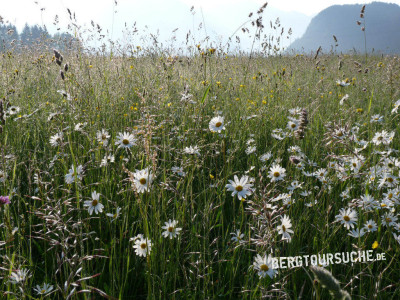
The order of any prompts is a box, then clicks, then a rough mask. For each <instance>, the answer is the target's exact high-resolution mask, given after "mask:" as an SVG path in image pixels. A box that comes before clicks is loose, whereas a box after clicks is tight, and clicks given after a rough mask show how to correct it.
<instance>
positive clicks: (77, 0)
mask: <svg viewBox="0 0 400 300" xmlns="http://www.w3.org/2000/svg"><path fill="white" fill-rule="evenodd" d="M370 2H371V1H353V0H311V1H299V0H271V1H268V6H267V8H266V10H265V15H264V22H265V24H269V21H270V20H272V21H274V20H275V19H276V18H277V17H280V16H282V19H281V22H282V26H284V27H285V28H286V30H287V29H288V28H289V27H292V30H293V33H294V34H293V36H292V37H293V38H296V37H299V36H301V35H302V34H303V33H304V31H305V29H306V26H307V25H308V23H309V21H310V20H311V17H312V16H314V15H316V14H317V13H318V12H320V11H321V10H323V9H325V8H327V7H329V6H331V5H334V4H355V3H359V4H368V3H370ZM386 2H391V3H397V4H400V0H393V1H386ZM0 3H1V10H0V16H2V17H3V18H4V19H5V20H8V21H10V22H11V23H13V24H15V25H16V26H17V28H18V30H19V31H21V30H22V28H23V26H24V24H25V23H28V24H30V25H32V24H38V25H46V27H47V29H48V31H49V32H50V33H54V32H56V30H57V28H61V30H63V31H65V30H66V28H67V24H68V23H69V17H68V13H67V8H69V9H70V10H71V12H72V13H75V14H76V18H77V21H78V24H79V25H82V27H85V28H89V27H90V23H91V21H92V20H93V21H94V22H95V23H96V24H100V26H101V27H102V28H103V29H104V31H106V30H107V29H108V34H107V33H106V35H107V36H108V37H112V38H113V39H115V38H119V39H121V38H122V37H123V34H122V31H123V28H124V26H125V23H126V25H127V27H128V28H131V26H132V25H133V23H134V22H135V21H136V22H137V27H138V28H139V29H140V30H144V28H145V25H148V27H149V28H148V29H146V30H147V32H152V33H154V32H155V31H156V30H157V29H160V32H161V34H160V36H162V37H167V36H168V37H170V36H171V35H172V31H173V30H174V29H175V28H179V30H178V31H177V32H176V33H175V34H178V33H180V34H181V38H182V37H183V36H185V34H186V33H187V32H188V30H190V31H191V32H192V34H194V35H195V34H197V35H200V34H203V35H204V34H205V33H207V35H210V36H212V37H213V38H214V39H221V41H222V40H224V39H225V40H226V39H227V37H228V36H230V35H232V34H233V33H234V32H235V30H236V29H237V28H238V27H239V26H240V25H241V24H242V23H243V22H246V21H248V20H249V19H248V15H249V13H250V12H254V13H255V12H256V11H257V9H258V8H259V7H260V6H261V5H262V4H264V3H265V1H262V0H117V5H115V0H37V1H36V0H0ZM192 5H194V7H195V14H192V13H191V12H190V8H191V6H192ZM367 7H368V6H367ZM367 11H368V8H367ZM284 12H292V13H290V14H284ZM56 15H58V19H59V23H58V25H54V24H53V23H54V18H55V16H56ZM200 23H203V24H205V26H203V27H202V29H201V33H200V30H199V28H198V25H199V24H200ZM207 30H208V31H207ZM103 33H104V32H103Z"/></svg>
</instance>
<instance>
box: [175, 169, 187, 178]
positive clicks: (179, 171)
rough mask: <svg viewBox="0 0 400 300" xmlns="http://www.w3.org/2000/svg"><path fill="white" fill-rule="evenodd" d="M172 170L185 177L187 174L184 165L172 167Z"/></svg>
mask: <svg viewBox="0 0 400 300" xmlns="http://www.w3.org/2000/svg"><path fill="white" fill-rule="evenodd" d="M171 170H172V172H174V173H175V174H177V175H178V176H181V177H185V175H186V173H185V172H184V171H183V168H182V167H172V168H171Z"/></svg>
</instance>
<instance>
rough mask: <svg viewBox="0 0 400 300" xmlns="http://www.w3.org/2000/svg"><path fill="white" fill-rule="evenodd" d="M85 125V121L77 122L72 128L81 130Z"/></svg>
mask: <svg viewBox="0 0 400 300" xmlns="http://www.w3.org/2000/svg"><path fill="white" fill-rule="evenodd" d="M86 125H87V122H85V123H78V124H76V125H75V127H74V130H75V131H82V130H83V128H84V127H85V126H86Z"/></svg>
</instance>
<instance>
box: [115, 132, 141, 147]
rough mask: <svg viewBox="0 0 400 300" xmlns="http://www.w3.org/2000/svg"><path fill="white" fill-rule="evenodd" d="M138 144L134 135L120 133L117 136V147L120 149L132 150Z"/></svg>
mask: <svg viewBox="0 0 400 300" xmlns="http://www.w3.org/2000/svg"><path fill="white" fill-rule="evenodd" d="M135 143H136V139H135V137H134V136H133V134H131V133H128V132H124V133H121V132H120V133H118V136H117V141H116V142H115V145H118V148H125V149H128V148H131V147H132V146H134V145H135Z"/></svg>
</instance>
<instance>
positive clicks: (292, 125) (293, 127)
mask: <svg viewBox="0 0 400 300" xmlns="http://www.w3.org/2000/svg"><path fill="white" fill-rule="evenodd" d="M298 126H299V122H298V121H297V120H296V121H295V122H293V121H289V122H288V123H287V128H288V129H289V130H290V131H296V130H297V129H298Z"/></svg>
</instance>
